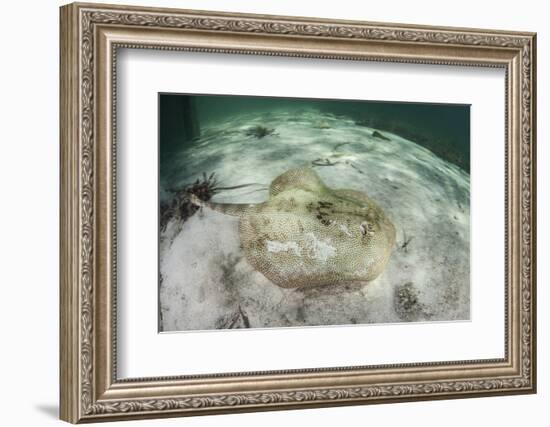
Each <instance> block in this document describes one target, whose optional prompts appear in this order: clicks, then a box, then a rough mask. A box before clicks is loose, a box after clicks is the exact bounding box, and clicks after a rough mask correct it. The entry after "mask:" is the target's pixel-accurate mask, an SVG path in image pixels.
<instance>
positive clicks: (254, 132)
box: [245, 125, 276, 139]
mask: <svg viewBox="0 0 550 427" xmlns="http://www.w3.org/2000/svg"><path fill="white" fill-rule="evenodd" d="M245 134H246V136H253V137H254V138H258V139H261V138H263V137H265V136H269V135H276V133H275V129H273V128H268V127H265V126H261V125H256V126H252V127H250V128H248V129H247V130H246V131H245Z"/></svg>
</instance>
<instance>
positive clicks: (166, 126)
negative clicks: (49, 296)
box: [60, 4, 536, 423]
mask: <svg viewBox="0 0 550 427" xmlns="http://www.w3.org/2000/svg"><path fill="white" fill-rule="evenodd" d="M535 52H536V47H535V34H532V33H519V32H509V31H495V30H479V29H459V28H438V27H423V26H411V25H401V24H381V23H369V22H352V21H329V20H322V19H314V18H296V17H281V16H263V15H243V14H229V13H217V12H199V11H188V10H174V9H157V8H141V7H129V6H110V5H94V4H71V5H67V6H63V7H62V8H61V98H60V99H61V113H60V116H61V120H60V122H61V125H60V133H61V165H62V171H61V249H60V250H61V284H60V286H61V313H60V315H61V322H60V323H61V352H60V359H61V360H60V372H61V378H60V382H61V418H62V419H64V420H66V421H69V422H73V423H77V422H90V421H106V420H119V419H120V420H122V419H130V418H152V417H167V416H184V415H200V414H215V413H227V412H239V411H241V412H242V411H256V410H270V409H285V408H288V409H291V408H306V407H317V406H330V405H350V404H368V403H383V402H399V401H404V400H428V399H441V398H456V397H476V396H486V395H494V394H519V393H533V392H535V390H536V339H535V338H536V335H535V325H536V322H535V314H536V311H535V308H536V304H535V290H536V289H535V278H536V258H535V236H536V221H535V213H536V183H535V177H536V174H535V130H536V126H535V121H536V118H535V82H536V78H535V70H536V64H535Z"/></svg>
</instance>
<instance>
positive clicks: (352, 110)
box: [159, 94, 470, 175]
mask: <svg viewBox="0 0 550 427" xmlns="http://www.w3.org/2000/svg"><path fill="white" fill-rule="evenodd" d="M281 111H285V112H294V111H295V112H296V114H297V115H299V114H300V113H301V112H304V111H318V112H319V113H320V117H322V115H323V114H325V115H326V114H332V115H336V116H341V117H342V118H346V119H352V120H354V121H355V122H356V124H357V126H368V127H370V128H375V129H378V130H381V131H386V132H391V133H394V134H396V135H399V136H401V137H403V138H406V139H408V140H410V141H412V142H414V143H416V144H419V145H421V146H423V147H425V148H427V149H429V150H430V151H432V152H433V153H434V154H436V155H437V156H438V157H440V158H442V159H444V160H446V161H448V162H450V163H454V164H456V165H457V166H459V167H460V168H462V169H463V170H464V171H466V172H468V173H469V172H470V106H469V105H458V104H435V103H408V102H384V101H356V100H324V99H321V100H320V99H296V98H272V97H251V96H219V95H180V94H160V95H159V139H160V141H159V142H160V159H161V175H162V169H163V167H162V164H163V163H164V162H168V161H169V160H170V158H171V157H172V156H173V155H174V153H177V152H178V151H180V150H183V149H185V147H189V145H190V144H195V143H197V142H198V141H200V138H201V136H203V135H204V131H205V129H207V128H208V127H209V126H212V125H216V123H218V122H225V121H228V120H231V118H232V117H235V116H241V117H242V116H243V115H246V114H247V113H253V114H256V115H257V114H259V113H260V114H265V115H269V114H270V113H275V112H281Z"/></svg>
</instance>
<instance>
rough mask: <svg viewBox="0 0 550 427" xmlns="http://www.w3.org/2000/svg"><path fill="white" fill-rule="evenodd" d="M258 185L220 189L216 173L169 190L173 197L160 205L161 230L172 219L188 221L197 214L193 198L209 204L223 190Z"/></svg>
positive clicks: (164, 228) (204, 175) (197, 208)
mask: <svg viewBox="0 0 550 427" xmlns="http://www.w3.org/2000/svg"><path fill="white" fill-rule="evenodd" d="M253 185H257V184H242V185H235V186H232V187H220V186H219V185H218V181H217V179H216V176H215V172H212V173H211V174H210V175H207V174H206V172H203V174H202V179H199V178H197V179H196V180H195V182H193V183H192V184H186V185H184V186H183V187H181V188H180V189H172V190H169V191H170V192H171V193H172V194H173V197H172V198H171V201H170V202H169V203H166V202H161V205H160V229H161V230H162V231H164V230H166V226H167V225H168V223H169V222H170V220H171V219H173V218H174V219H177V220H180V221H183V222H185V221H187V219H188V218H190V217H191V216H192V215H193V214H194V213H195V212H197V211H198V210H199V207H198V206H197V205H196V204H193V203H191V198H192V197H196V198H197V199H199V200H201V201H203V202H207V201H209V200H210V199H211V198H212V197H213V196H214V195H215V194H216V193H219V192H220V191H222V190H235V189H237V188H243V187H249V186H253Z"/></svg>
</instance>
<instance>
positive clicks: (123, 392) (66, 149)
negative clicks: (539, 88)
mask: <svg viewBox="0 0 550 427" xmlns="http://www.w3.org/2000/svg"><path fill="white" fill-rule="evenodd" d="M60 13H61V15H60V22H61V37H60V43H61V45H60V52H61V61H60V110H61V111H60V138H61V141H60V144H61V176H60V185H61V205H60V213H61V218H60V229H61V235H60V263H61V265H60V388H61V395H60V408H61V409H60V417H61V419H63V420H65V421H68V422H71V423H79V422H97V421H112V420H125V419H137V418H156V417H171V416H188V415H201V414H218V413H219V414H221V413H228V412H246V411H259V410H276V409H296V408H308V407H309V408H311V407H321V406H335V405H358V404H370V403H386V402H400V401H415V400H430V399H444V398H462V397H480V396H488V395H501V394H521V393H534V392H535V391H536V317H535V316H536V169H535V167H536V163H535V158H536V146H535V142H536V116H535V106H536V101H535V94H536V36H535V34H533V33H523V32H522V33H520V32H509V31H496V30H480V29H463V28H445V27H427V26H426V27H425V26H412V25H402V24H382V23H369V22H353V21H330V20H323V19H314V18H297V17H282V16H263V15H244V14H231V13H217V12H203V11H189V10H175V9H159V8H142V7H129V6H128V7H127V6H113V5H99V4H81V3H75V4H70V5H67V6H63V7H62V8H61V11H60ZM122 49H129V50H140V49H150V50H168V51H175V52H202V53H204V54H210V53H211V54H224V55H230V56H231V55H253V56H265V57H274V56H275V57H292V58H313V59H316V60H318V61H320V62H321V63H322V62H323V61H329V60H342V61H363V62H369V61H370V62H387V63H394V64H395V63H402V64H403V65H406V64H433V65H444V66H448V67H455V66H456V67H464V66H471V67H482V68H483V67H485V68H487V67H489V68H499V69H501V70H503V72H504V74H505V84H504V87H503V88H502V98H504V100H505V101H504V103H505V117H504V118H503V121H504V123H505V130H504V135H505V138H504V141H502V144H501V146H502V150H503V151H504V159H505V165H504V171H505V172H504V175H503V176H500V180H501V182H502V183H503V188H504V194H503V196H504V206H505V209H504V212H502V213H501V214H502V216H503V217H504V230H502V232H503V241H504V251H503V252H502V254H501V257H502V259H503V260H504V261H503V265H504V281H503V283H501V284H499V285H500V286H502V288H501V289H503V294H504V307H503V309H502V310H503V313H504V314H503V319H504V322H503V324H502V328H503V330H504V333H503V336H504V341H503V342H502V344H501V345H502V349H503V350H502V353H503V357H501V358H489V359H487V358H481V359H473V360H460V359H457V360H451V361H438V360H432V361H428V362H421V363H418V362H416V363H413V362H411V363H398V364H395V363H387V364H386V363H384V364H375V365H373V364H368V363H363V364H354V365H346V366H334V367H328V368H327V367H316V366H309V367H307V368H303V367H297V368H296V369H292V368H291V369H282V370H281V369H276V368H274V369H273V370H271V369H268V370H262V371H254V372H245V371H243V372H224V371H220V372H216V373H208V374H204V375H202V374H196V375H195V374H193V375H184V374H182V375H181V376H169V377H166V376H159V377H138V378H120V376H119V375H118V373H119V366H118V363H119V362H118V360H117V351H118V350H117V346H118V345H120V343H121V342H122V341H123V339H121V337H120V333H121V331H120V330H117V304H118V303H119V301H118V299H117V298H118V295H117V257H120V250H122V248H119V247H117V221H123V220H124V219H123V218H119V217H117V191H119V190H120V189H118V187H117V164H118V162H119V161H120V159H117V149H116V148H117V146H116V143H117V141H116V138H117V114H118V110H117V90H116V89H117V78H119V76H117V73H116V64H117V59H118V54H119V52H120V51H121V50H122ZM154 143H155V144H156V142H154ZM472 143H475V142H472ZM486 171H487V172H486V173H487V174H491V165H487V166H486ZM477 178H479V179H482V177H479V176H478V177H477ZM473 232H474V233H475V232H476V230H474V231H473ZM140 285H141V286H153V287H156V286H157V283H151V284H147V283H143V284H140ZM152 321H153V322H156V321H157V319H152ZM221 333H225V332H221ZM350 351H352V350H350ZM181 363H182V373H185V360H184V359H183V360H182V362H181Z"/></svg>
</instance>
